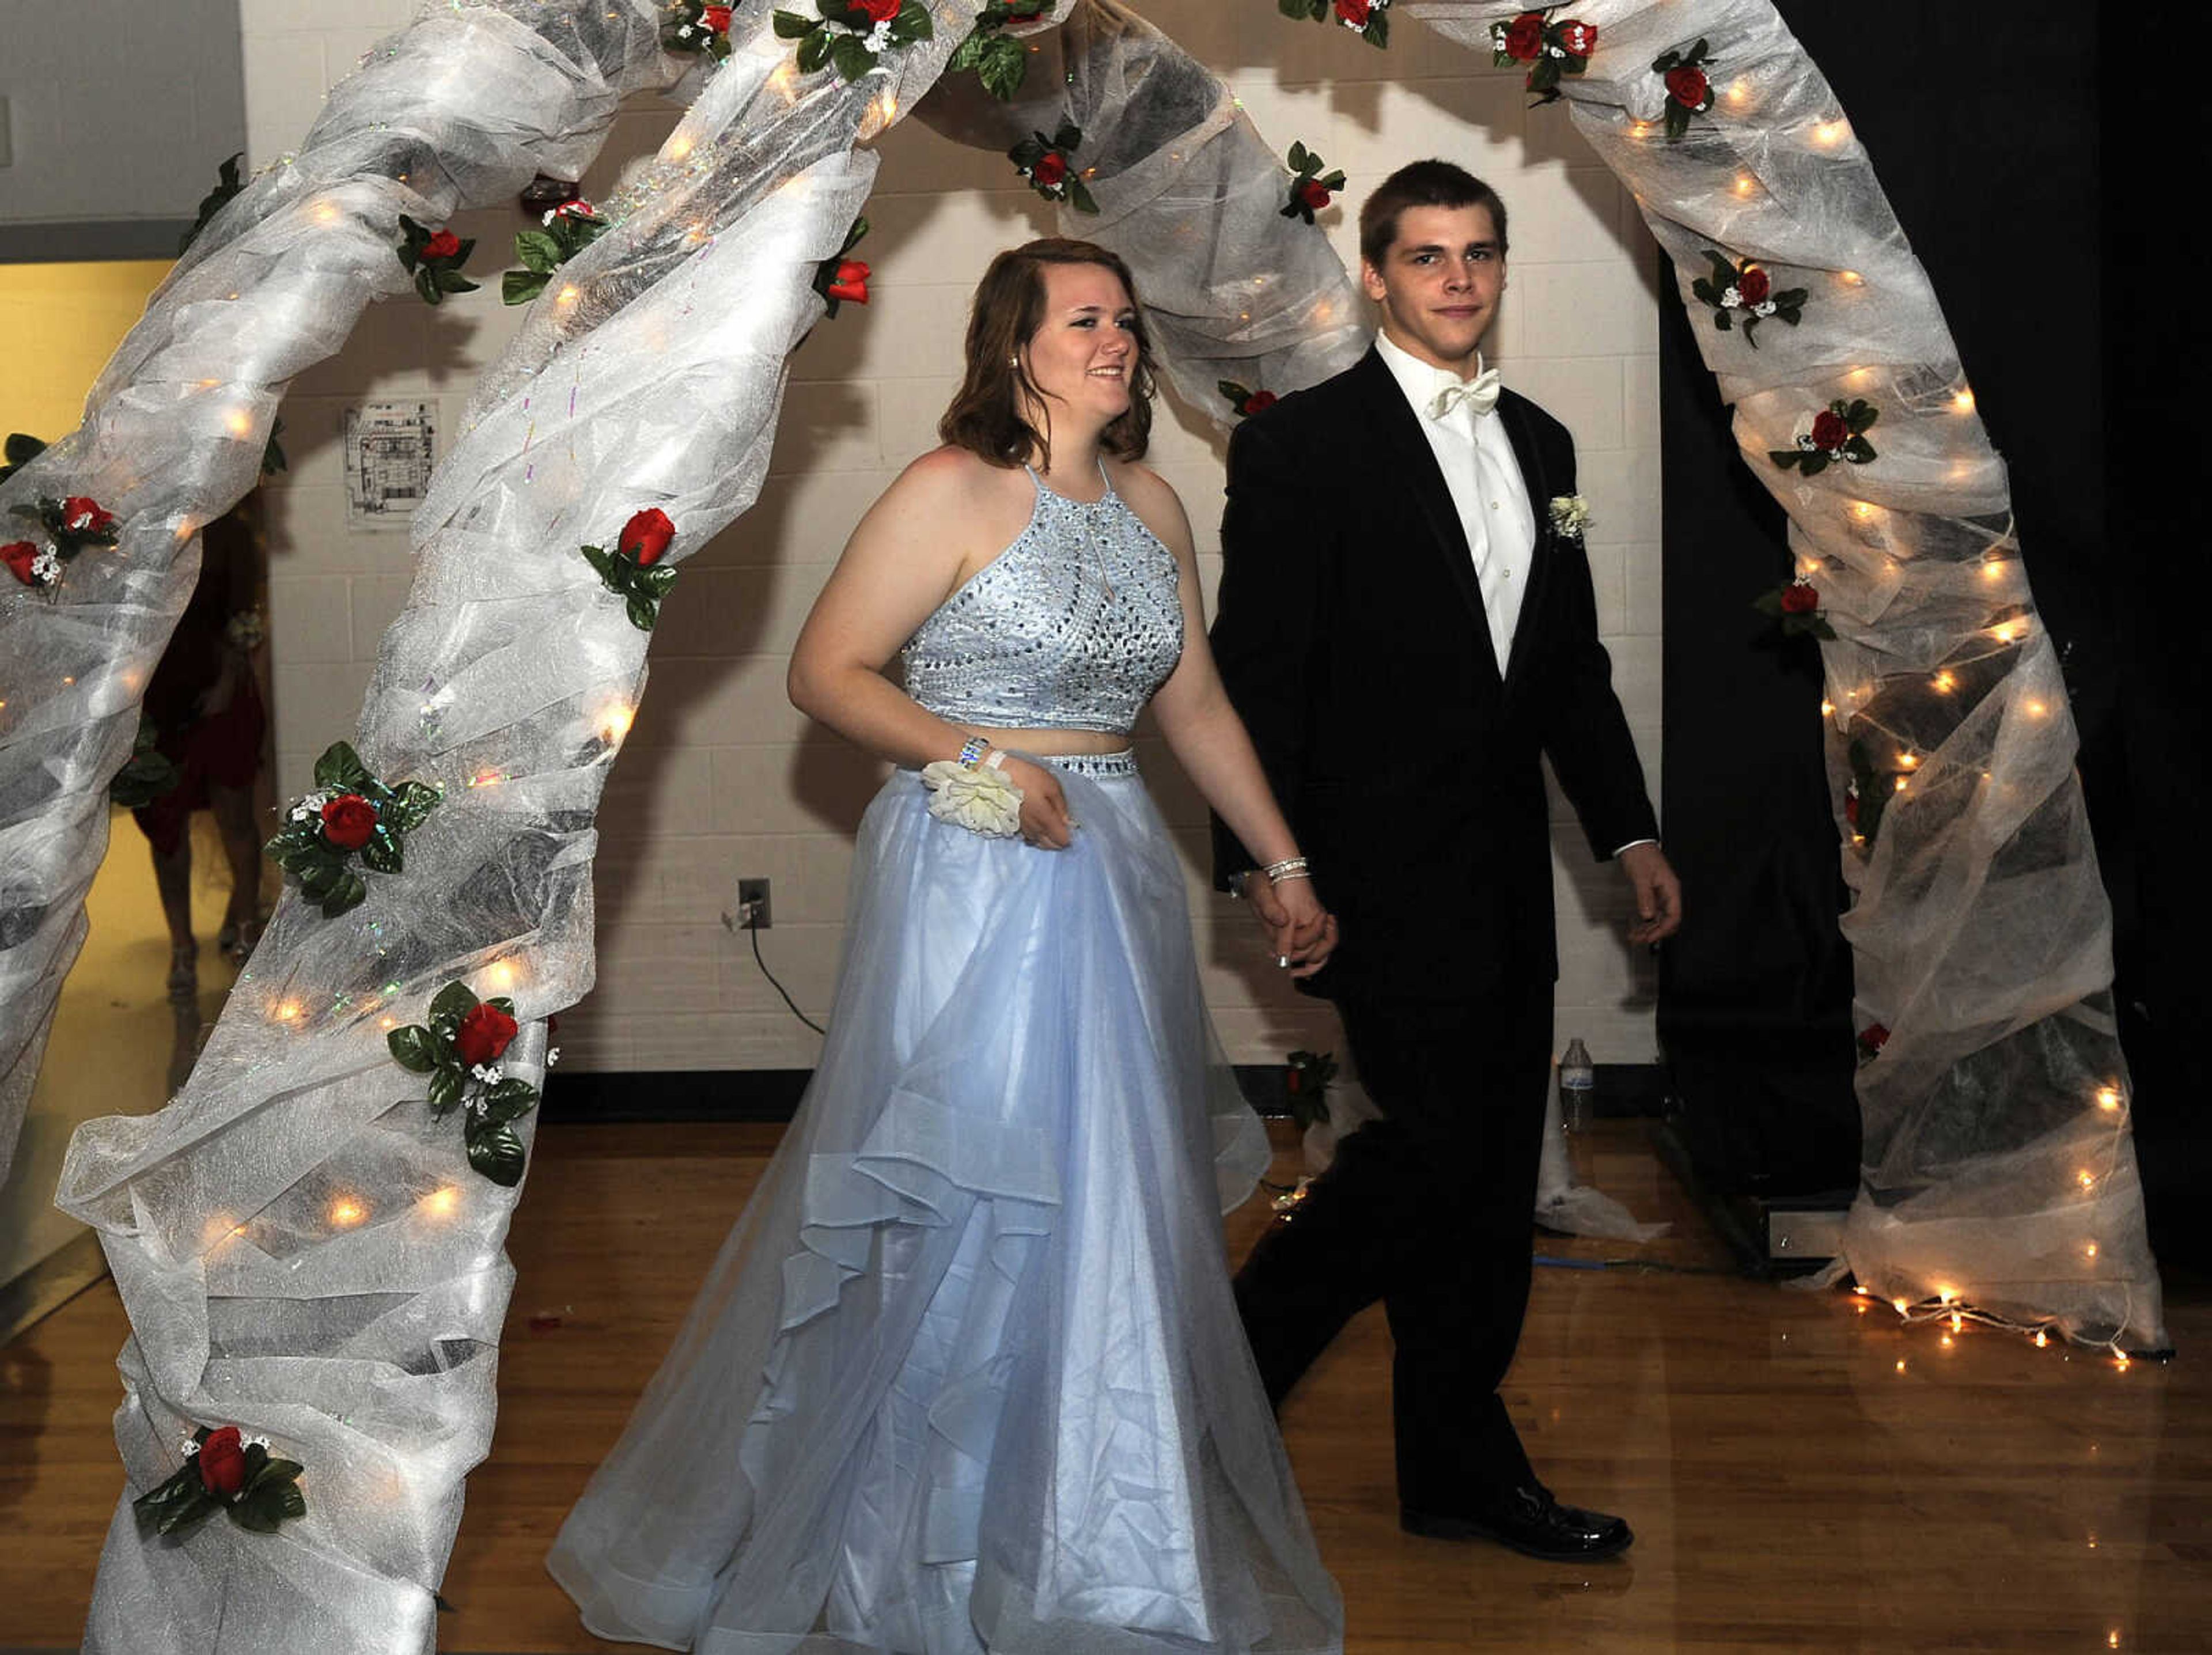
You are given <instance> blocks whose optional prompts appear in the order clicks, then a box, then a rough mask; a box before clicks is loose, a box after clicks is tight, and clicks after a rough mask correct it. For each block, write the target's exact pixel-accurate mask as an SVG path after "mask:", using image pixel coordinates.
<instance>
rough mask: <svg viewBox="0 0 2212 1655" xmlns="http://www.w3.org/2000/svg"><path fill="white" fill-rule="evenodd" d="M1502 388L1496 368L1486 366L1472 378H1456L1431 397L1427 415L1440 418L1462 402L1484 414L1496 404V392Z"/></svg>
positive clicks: (1502, 383)
mask: <svg viewBox="0 0 2212 1655" xmlns="http://www.w3.org/2000/svg"><path fill="white" fill-rule="evenodd" d="M1502 390H1504V381H1503V380H1500V379H1499V378H1498V370H1497V369H1496V368H1484V369H1483V370H1482V372H1481V373H1480V374H1476V375H1475V376H1474V378H1473V379H1471V380H1456V381H1455V382H1454V383H1452V384H1450V385H1448V386H1444V388H1443V390H1441V391H1439V392H1437V393H1436V395H1435V396H1433V397H1431V398H1430V399H1429V417H1430V418H1431V419H1442V418H1443V417H1444V416H1445V415H1446V414H1449V413H1450V412H1451V411H1452V410H1453V409H1455V408H1456V407H1458V406H1459V405H1460V404H1462V403H1465V404H1466V405H1468V407H1469V408H1470V409H1472V410H1474V411H1475V412H1476V413H1478V414H1486V413H1488V412H1489V411H1491V410H1492V409H1493V408H1495V407H1497V406H1498V392H1500V391H1502Z"/></svg>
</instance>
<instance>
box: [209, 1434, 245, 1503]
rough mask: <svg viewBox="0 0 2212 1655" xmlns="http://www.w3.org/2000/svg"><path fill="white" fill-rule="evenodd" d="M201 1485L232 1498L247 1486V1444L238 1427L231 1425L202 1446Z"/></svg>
mask: <svg viewBox="0 0 2212 1655" xmlns="http://www.w3.org/2000/svg"><path fill="white" fill-rule="evenodd" d="M199 1461H200V1486H201V1487H202V1488H205V1489H206V1490H207V1491H208V1493H210V1494H221V1495H222V1496H223V1498H224V1499H226V1500H228V1498H229V1497H230V1496H231V1495H233V1494H236V1493H237V1492H238V1491H239V1490H240V1489H241V1488H244V1487H246V1445H245V1444H244V1443H243V1442H242V1441H240V1439H239V1435H238V1427H236V1426H234V1425H227V1426H225V1427H223V1428H222V1430H220V1431H217V1432H216V1433H213V1434H212V1435H210V1437H209V1438H208V1439H207V1440H206V1441H205V1442H204V1443H202V1444H201V1445H200V1452H199Z"/></svg>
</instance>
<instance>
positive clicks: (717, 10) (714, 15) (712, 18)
mask: <svg viewBox="0 0 2212 1655" xmlns="http://www.w3.org/2000/svg"><path fill="white" fill-rule="evenodd" d="M730 10H731V9H730V8H729V7H727V6H709V7H708V8H707V9H706V10H704V11H702V12H701V13H700V14H699V21H701V22H702V23H704V24H705V25H706V26H707V27H708V28H710V29H712V30H714V33H717V34H727V33H729V32H730Z"/></svg>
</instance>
